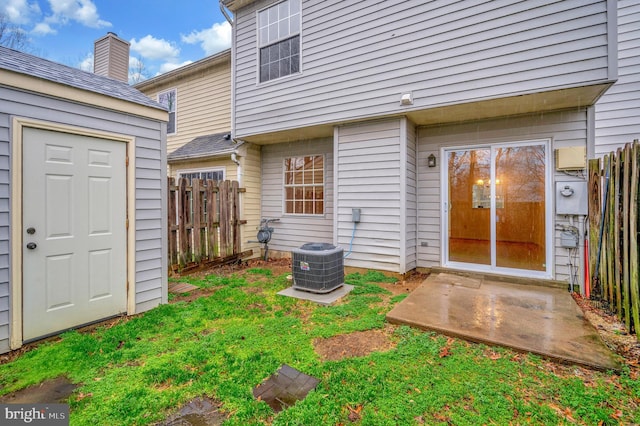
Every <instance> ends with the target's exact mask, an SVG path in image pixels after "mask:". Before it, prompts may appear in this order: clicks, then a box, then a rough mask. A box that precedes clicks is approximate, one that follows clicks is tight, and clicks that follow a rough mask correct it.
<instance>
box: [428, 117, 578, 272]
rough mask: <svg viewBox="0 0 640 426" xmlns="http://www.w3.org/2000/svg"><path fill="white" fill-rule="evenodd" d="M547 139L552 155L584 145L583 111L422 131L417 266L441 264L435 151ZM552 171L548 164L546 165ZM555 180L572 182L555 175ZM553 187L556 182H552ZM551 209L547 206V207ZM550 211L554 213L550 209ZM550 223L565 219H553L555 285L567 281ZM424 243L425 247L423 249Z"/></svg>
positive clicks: (562, 256)
mask: <svg viewBox="0 0 640 426" xmlns="http://www.w3.org/2000/svg"><path fill="white" fill-rule="evenodd" d="M547 138H548V139H551V147H550V148H551V152H552V153H553V150H555V149H557V148H560V147H564V146H586V143H587V111H586V110H585V109H580V110H566V111H556V112H551V113H544V114H532V115H526V116H520V117H510V118H501V119H495V120H484V121H477V122H468V123H461V124H455V125H447V126H444V125H443V126H433V127H423V128H420V129H419V130H418V164H419V167H418V266H419V267H432V266H439V265H440V262H441V256H440V250H441V237H442V235H441V228H440V220H441V215H440V206H441V201H442V197H441V193H440V172H441V166H442V163H443V161H444V160H443V159H442V158H440V148H443V147H455V146H461V145H474V144H476V145H477V144H486V143H500V142H515V141H525V140H533V139H547ZM432 153H433V154H434V155H436V157H437V158H438V164H437V167H435V168H428V167H426V164H427V157H428V156H429V154H432ZM551 163H552V164H551V167H553V161H552V162H551ZM553 178H554V180H573V179H574V178H572V177H568V176H566V175H564V174H562V173H559V172H555V173H554V176H553ZM551 187H552V188H555V183H553V182H552V184H551ZM547 209H552V206H547ZM552 211H553V210H552ZM555 224H562V225H568V222H567V219H566V218H565V217H564V216H557V215H554V216H553V220H552V223H551V229H548V230H547V232H553V233H554V241H555V244H554V245H555V248H554V250H555V252H554V256H553V260H554V262H555V265H554V270H555V275H554V277H553V278H555V279H557V280H566V279H568V277H569V268H568V255H567V250H566V249H563V248H562V247H561V246H560V234H559V232H557V231H554V227H555ZM422 243H425V244H426V246H422Z"/></svg>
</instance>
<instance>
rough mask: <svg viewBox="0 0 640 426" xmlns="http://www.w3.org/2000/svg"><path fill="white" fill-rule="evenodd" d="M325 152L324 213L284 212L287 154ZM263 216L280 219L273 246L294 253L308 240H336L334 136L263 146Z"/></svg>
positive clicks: (276, 225)
mask: <svg viewBox="0 0 640 426" xmlns="http://www.w3.org/2000/svg"><path fill="white" fill-rule="evenodd" d="M304 155H324V170H325V173H324V176H325V182H324V210H325V212H324V215H289V214H284V213H283V212H284V200H283V197H284V189H283V185H284V182H283V170H284V159H285V158H286V157H294V156H304ZM262 216H263V217H268V218H280V221H279V222H276V223H274V224H273V227H274V229H275V231H274V233H273V236H272V239H271V242H270V243H269V249H270V250H271V249H273V250H277V251H284V252H290V251H291V250H292V249H294V248H299V247H300V246H301V245H302V244H304V243H309V242H328V243H331V242H332V241H333V142H332V140H331V138H326V139H314V140H308V141H296V142H288V143H280V144H275V145H265V146H263V147H262Z"/></svg>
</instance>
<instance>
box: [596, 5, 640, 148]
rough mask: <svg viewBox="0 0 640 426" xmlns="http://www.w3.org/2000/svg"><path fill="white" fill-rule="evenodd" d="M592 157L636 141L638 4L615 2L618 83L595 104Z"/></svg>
mask: <svg viewBox="0 0 640 426" xmlns="http://www.w3.org/2000/svg"><path fill="white" fill-rule="evenodd" d="M595 126H596V129H595V130H596V131H595V136H596V139H595V145H596V147H595V153H596V155H602V154H607V153H609V152H610V151H615V150H616V149H617V148H618V147H620V146H622V145H624V144H625V143H627V142H632V141H633V140H634V139H640V2H638V1H637V0H619V1H618V81H617V82H616V84H614V85H613V86H612V87H611V88H610V89H609V91H608V92H607V93H606V94H605V95H604V96H602V98H600V100H599V101H598V102H597V103H596V125H595Z"/></svg>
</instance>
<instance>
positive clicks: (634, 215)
mask: <svg viewBox="0 0 640 426" xmlns="http://www.w3.org/2000/svg"><path fill="white" fill-rule="evenodd" d="M631 160H632V161H631V191H630V193H631V200H630V207H631V211H630V214H629V234H630V244H629V246H630V247H629V248H630V253H629V263H630V267H631V271H630V280H629V287H630V292H631V314H632V317H633V327H634V329H635V332H636V337H639V334H638V327H639V326H640V288H639V284H640V283H639V282H638V227H637V226H638V222H637V220H638V208H639V207H638V201H639V197H638V191H639V190H640V185H638V179H639V178H640V171H639V170H638V168H639V167H640V147H639V146H638V143H637V141H636V142H634V144H633V151H632V154H631ZM629 330H631V328H630V329H629Z"/></svg>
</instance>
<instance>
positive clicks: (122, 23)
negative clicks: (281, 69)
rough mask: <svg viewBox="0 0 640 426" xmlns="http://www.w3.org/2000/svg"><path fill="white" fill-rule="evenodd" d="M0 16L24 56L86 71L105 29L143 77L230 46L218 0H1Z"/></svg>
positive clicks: (229, 32) (226, 26)
mask: <svg viewBox="0 0 640 426" xmlns="http://www.w3.org/2000/svg"><path fill="white" fill-rule="evenodd" d="M0 13H2V14H4V15H5V18H7V19H8V21H9V22H11V23H12V24H14V25H17V26H19V27H20V28H21V29H22V30H23V31H25V32H26V34H27V35H28V38H29V53H32V54H34V55H36V56H41V57H43V58H46V59H49V60H52V61H56V62H60V63H63V64H65V65H70V66H73V67H77V68H82V69H86V70H88V71H92V70H93V68H92V67H93V62H92V61H93V43H94V41H95V40H97V39H99V38H100V37H102V36H104V35H105V34H106V33H107V32H109V31H111V32H114V33H116V34H117V35H118V36H119V37H120V38H122V39H124V40H127V41H128V42H130V43H131V53H130V56H131V57H130V64H131V65H132V66H133V65H134V64H135V62H136V61H137V60H141V61H142V63H143V66H144V68H143V69H144V71H143V74H144V75H145V76H146V77H147V78H148V77H153V76H155V75H158V74H159V73H163V72H167V71H170V70H172V69H175V68H177V67H179V66H181V65H186V64H188V63H191V62H194V61H197V60H198V59H202V58H204V57H205V56H208V55H211V54H214V53H217V52H220V51H221V50H224V49H226V48H228V47H229V46H230V44H231V27H230V26H229V24H228V23H227V21H226V20H225V18H224V16H223V15H222V13H221V12H220V8H219V6H218V0H0ZM134 68H137V67H134Z"/></svg>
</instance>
